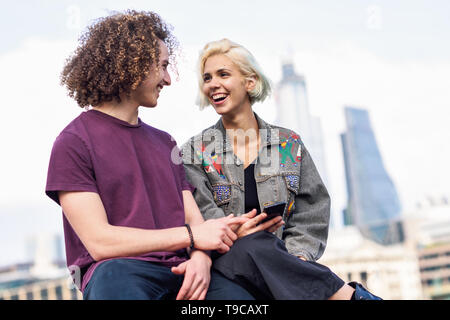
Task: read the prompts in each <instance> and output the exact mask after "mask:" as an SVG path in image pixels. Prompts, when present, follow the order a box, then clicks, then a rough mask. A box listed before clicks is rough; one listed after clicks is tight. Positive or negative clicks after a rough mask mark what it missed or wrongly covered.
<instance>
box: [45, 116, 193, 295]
mask: <svg viewBox="0 0 450 320" xmlns="http://www.w3.org/2000/svg"><path fill="white" fill-rule="evenodd" d="M178 155H179V150H178V148H177V146H176V143H175V141H174V140H173V139H172V137H171V136H170V135H169V134H168V133H166V132H164V131H161V130H158V129H156V128H153V127H151V126H149V125H147V124H145V123H143V122H142V121H141V120H140V119H138V124H137V125H132V124H129V123H128V122H125V121H122V120H120V119H117V118H114V117H112V116H109V115H107V114H105V113H102V112H100V111H96V110H89V111H86V112H83V113H81V114H80V115H79V116H78V117H77V118H76V119H74V120H73V121H72V122H71V123H70V124H69V125H68V126H67V127H66V128H65V129H64V130H63V131H62V132H61V134H60V135H59V136H58V137H57V138H56V141H55V143H54V145H53V149H52V153H51V157H50V164H49V169H48V176H47V186H46V194H47V195H48V196H49V197H50V198H52V199H53V200H55V201H56V202H57V203H58V204H59V199H58V191H88V192H96V193H98V194H99V195H100V198H101V200H102V202H103V206H104V207H105V210H106V214H107V216H108V222H109V223H110V224H112V225H115V226H126V227H134V228H142V229H166V228H173V227H179V226H183V225H184V223H185V213H184V207H183V197H182V190H191V191H192V186H191V185H190V184H189V183H188V182H187V180H186V177H185V172H184V168H183V165H182V163H180V161H172V159H175V160H177V156H178ZM63 223H64V237H65V245H66V257H67V266H68V267H69V269H70V270H71V271H74V270H77V269H78V268H79V269H78V270H81V274H82V279H80V280H82V283H81V288H80V289H81V290H84V288H85V286H86V284H87V282H88V281H89V279H90V277H91V275H92V273H93V271H94V269H95V267H96V266H97V265H98V264H99V263H100V262H96V261H94V259H93V258H92V257H91V256H90V254H89V252H88V251H87V250H86V248H85V247H84V245H83V244H82V242H81V241H80V239H79V238H78V236H77V235H76V233H75V231H74V230H73V229H72V227H71V226H70V224H69V222H68V220H67V219H66V217H65V216H64V215H63ZM186 257H187V256H186V250H184V249H183V250H179V251H176V252H149V253H147V254H145V255H142V256H140V257H133V258H138V259H142V260H147V261H153V262H157V263H161V264H163V265H166V266H176V265H178V264H179V263H181V262H183V261H185V260H186ZM74 280H76V279H74Z"/></svg>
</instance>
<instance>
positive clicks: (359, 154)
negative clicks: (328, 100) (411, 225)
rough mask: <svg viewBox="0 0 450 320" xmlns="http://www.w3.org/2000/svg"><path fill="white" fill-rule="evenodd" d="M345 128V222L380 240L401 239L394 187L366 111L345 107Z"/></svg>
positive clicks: (381, 242) (399, 210)
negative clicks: (346, 196)
mask: <svg viewBox="0 0 450 320" xmlns="http://www.w3.org/2000/svg"><path fill="white" fill-rule="evenodd" d="M345 120H346V127H347V129H346V132H345V133H343V134H341V142H342V148H343V155H344V163H345V176H346V181H347V194H348V202H347V209H346V210H345V211H344V223H345V224H347V225H349V224H354V225H356V226H357V227H358V229H359V230H360V231H361V233H362V234H363V235H364V236H365V237H367V238H369V239H371V240H374V241H376V242H378V243H380V244H383V245H389V244H394V243H399V242H403V241H404V232H403V224H402V222H401V207H400V201H399V198H398V195H397V190H396V189H395V186H394V184H393V182H392V180H391V178H390V177H389V175H388V174H387V172H386V169H385V167H384V165H383V159H382V157H381V154H380V151H379V149H378V145H377V142H376V139H375V135H374V132H373V130H372V125H371V123H370V118H369V113H368V111H367V110H364V109H357V108H351V107H346V108H345Z"/></svg>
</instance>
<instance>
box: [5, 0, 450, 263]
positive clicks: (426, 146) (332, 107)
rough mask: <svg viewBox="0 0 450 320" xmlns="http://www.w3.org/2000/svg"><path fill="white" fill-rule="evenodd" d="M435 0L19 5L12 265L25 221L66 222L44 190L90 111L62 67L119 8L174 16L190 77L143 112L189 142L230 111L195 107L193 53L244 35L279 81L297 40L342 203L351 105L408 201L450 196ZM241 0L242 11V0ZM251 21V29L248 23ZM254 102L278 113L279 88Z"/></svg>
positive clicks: (8, 72) (8, 176) (12, 24)
mask: <svg viewBox="0 0 450 320" xmlns="http://www.w3.org/2000/svg"><path fill="white" fill-rule="evenodd" d="M433 4H434V5H433V6H432V7H429V3H428V4H427V3H426V2H424V1H422V2H421V1H412V2H411V1H399V2H396V3H395V4H394V3H391V2H389V1H376V2H373V1H349V2H348V3H347V4H346V6H342V5H338V4H337V3H334V2H333V1H321V3H320V5H319V4H312V3H310V2H306V1H298V2H289V1H281V2H278V3H277V4H274V3H271V2H268V1H267V2H264V1H263V2H261V3H260V7H258V8H255V7H254V6H253V5H251V4H249V3H242V2H239V1H231V2H229V4H228V5H227V6H226V7H223V6H222V7H221V6H219V5H218V4H215V3H210V2H207V1H199V2H198V5H197V6H192V5H191V4H189V3H185V2H182V1H179V2H171V3H170V5H169V4H167V3H165V2H164V1H152V3H151V4H148V3H147V2H145V1H132V2H127V3H124V2H120V1H109V2H106V1H98V2H95V3H92V2H89V1H78V2H77V3H76V4H74V3H73V2H71V1H60V2H57V3H55V2H49V1H40V2H39V1H23V2H20V3H11V4H8V10H3V12H2V13H1V15H2V19H0V21H1V22H0V23H2V26H3V30H8V32H5V37H4V41H2V44H1V45H0V68H1V70H2V74H3V75H4V77H2V79H1V80H0V81H1V84H0V87H2V88H3V90H2V94H3V95H2V96H3V99H4V100H3V102H4V105H5V106H7V107H5V108H4V119H7V121H5V122H4V124H3V125H2V126H1V127H0V136H1V137H2V138H1V148H2V150H5V154H4V155H3V157H2V159H1V166H0V175H1V177H2V183H1V188H0V194H1V196H0V216H1V217H0V219H1V221H2V225H1V226H0V228H1V230H0V231H1V232H0V234H2V237H1V240H2V243H4V245H2V252H6V256H5V257H2V258H1V260H0V264H3V263H7V262H8V261H10V260H8V259H9V257H16V258H17V259H18V258H19V256H18V255H14V253H15V252H16V251H20V250H22V249H18V248H14V247H13V245H14V243H10V242H11V239H17V238H18V237H20V236H21V235H22V234H23V233H24V232H34V231H37V230H38V229H39V230H51V231H54V230H59V228H60V223H61V219H62V217H61V210H60V208H59V207H58V206H57V205H56V204H54V203H51V201H50V200H49V199H47V198H46V196H45V194H44V192H43V190H44V185H45V180H46V170H47V165H48V158H49V155H50V150H51V146H52V144H53V141H54V139H55V138H56V136H57V134H58V133H59V132H60V131H61V130H62V129H63V128H64V127H65V125H67V123H68V122H69V121H71V120H72V119H73V118H75V117H76V116H77V115H78V114H79V113H80V112H81V111H82V110H81V109H80V108H78V107H77V106H76V104H75V102H74V101H72V100H71V99H70V98H69V97H67V94H66V91H65V89H64V88H62V87H61V86H60V85H59V74H60V72H61V70H62V66H63V64H64V61H65V59H66V58H67V57H68V56H69V55H70V54H71V53H72V52H73V50H74V49H75V48H76V44H77V38H78V36H79V35H80V33H81V32H82V30H84V29H85V27H86V26H87V25H89V24H90V23H91V22H92V21H93V19H95V18H98V17H101V16H104V15H106V14H108V12H109V11H110V10H123V9H126V8H135V9H142V10H154V11H156V12H158V13H159V14H161V16H162V17H163V18H164V19H166V20H167V21H168V22H169V23H170V24H172V25H173V26H174V32H175V34H176V35H177V37H178V39H179V41H180V44H181V46H182V56H181V57H180V59H179V61H178V66H177V67H178V71H179V76H178V77H177V76H176V75H175V74H173V83H172V85H171V86H170V87H168V88H165V89H164V90H163V91H162V93H161V97H160V99H159V102H158V107H157V108H156V109H154V110H146V109H142V110H141V111H140V116H141V118H142V119H143V120H144V121H145V122H147V123H149V124H151V125H153V126H155V127H157V128H160V129H162V130H166V131H168V132H170V133H171V134H172V135H173V136H174V137H175V138H176V140H177V142H178V144H181V143H183V142H184V141H185V140H187V139H188V138H189V137H191V136H192V135H194V134H196V133H198V132H199V131H200V130H202V129H203V128H205V127H207V126H209V125H211V124H213V123H215V122H216V121H217V119H218V117H217V115H216V114H215V113H214V111H213V110H211V108H209V109H206V110H205V111H203V112H200V111H199V110H198V108H197V107H196V106H194V101H195V94H196V76H195V72H194V68H195V62H196V57H197V54H198V51H199V50H200V48H201V47H202V46H203V45H204V44H205V43H206V42H207V41H209V40H216V39H220V38H223V37H228V38H230V39H231V40H233V41H236V42H238V43H241V44H243V45H244V46H246V47H247V48H248V49H250V51H252V52H253V53H254V55H255V57H256V58H257V59H258V61H259V62H260V64H261V65H262V67H263V69H264V70H265V71H266V73H267V75H268V76H269V78H271V79H272V81H273V82H274V83H276V82H277V81H278V80H280V79H281V64H282V56H283V52H285V49H286V47H291V48H292V52H293V54H292V59H293V61H294V63H295V65H296V69H297V71H298V72H299V73H301V74H303V75H305V77H306V78H307V83H308V97H309V103H310V107H311V114H313V115H315V116H320V118H321V119H322V125H323V129H324V140H325V146H326V150H325V151H326V154H327V162H328V170H329V172H330V180H331V182H332V189H334V190H337V191H338V193H339V195H338V196H336V197H335V198H334V199H332V201H333V203H334V205H335V206H336V208H337V209H338V211H340V210H339V209H340V208H343V207H344V206H345V203H346V198H345V174H344V169H343V168H344V164H343V160H342V154H341V153H342V152H341V149H340V140H339V134H340V132H342V130H343V128H344V113H343V109H342V108H343V106H344V105H347V104H352V105H358V106H361V107H364V108H367V109H369V110H370V111H371V115H372V120H373V124H374V129H375V131H376V132H377V133H378V138H379V141H380V144H381V145H382V146H383V147H382V149H381V150H380V151H381V153H382V156H383V158H384V159H385V160H386V167H387V168H386V169H387V171H388V173H389V174H390V175H391V177H392V179H393V180H394V182H395V184H396V185H397V186H398V189H399V193H400V198H401V200H402V203H404V204H405V210H408V208H413V207H414V205H415V203H416V202H418V201H420V200H421V199H423V198H424V197H426V196H427V195H439V196H440V195H443V194H445V193H447V194H448V190H450V186H449V181H450V169H449V168H448V165H447V163H449V162H450V153H449V151H448V148H445V147H442V146H445V145H446V141H447V140H448V139H450V133H449V130H448V125H447V121H448V120H447V119H448V118H449V111H448V110H449V109H448V101H450V93H449V92H448V88H447V84H446V81H447V78H448V74H449V72H450V61H449V58H448V57H449V56H450V44H449V43H448V41H446V39H447V37H448V34H449V33H450V22H449V21H448V19H447V15H446V12H449V3H448V2H445V1H436V2H434V3H433ZM237 5H239V8H241V10H242V11H240V10H235V8H236V6H237ZM174 8H179V10H175V9H174ZM214 10H215V12H221V14H222V15H223V17H225V20H226V21H224V22H223V23H210V21H211V16H210V14H208V13H210V12H213V11H214ZM244 12H246V13H248V12H254V13H255V15H254V20H252V21H250V22H249V21H248V20H247V18H245V17H246V15H244ZM187 13H188V14H187ZM244 16H245V17H244ZM267 21H273V23H270V24H269V23H267ZM249 23H251V26H252V27H247V26H248V25H249ZM205 25H206V27H205ZM244 26H245V28H244ZM254 110H255V111H256V112H257V113H258V114H259V115H260V116H261V117H262V118H263V119H265V120H266V121H268V122H273V121H274V120H275V115H276V109H275V101H274V98H273V97H272V98H270V99H268V100H267V101H266V102H265V103H264V104H261V105H255V109H254ZM174 115H175V116H174ZM174 128H177V129H176V130H174ZM330 155H333V157H331V156H330ZM13 215H14V217H15V218H17V221H13V220H14V219H13V218H12V217H11V216H13ZM61 230H62V229H61ZM6 244H8V245H6Z"/></svg>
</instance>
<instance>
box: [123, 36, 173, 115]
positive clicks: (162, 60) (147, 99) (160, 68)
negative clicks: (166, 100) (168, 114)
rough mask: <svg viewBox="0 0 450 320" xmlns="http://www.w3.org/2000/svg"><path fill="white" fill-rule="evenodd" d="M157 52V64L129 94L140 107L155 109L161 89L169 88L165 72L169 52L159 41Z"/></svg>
mask: <svg viewBox="0 0 450 320" xmlns="http://www.w3.org/2000/svg"><path fill="white" fill-rule="evenodd" d="M159 50H160V53H159V61H158V64H157V65H156V64H154V65H153V67H152V69H151V70H150V74H149V75H148V77H147V78H146V79H145V80H144V81H143V82H142V83H141V84H140V85H139V87H137V89H136V90H135V91H133V92H132V94H131V97H132V99H133V100H135V101H136V102H137V103H138V104H139V106H142V107H148V108H153V107H155V106H156V104H157V102H158V98H159V93H160V92H161V90H162V88H163V87H164V86H170V83H171V80H170V75H169V72H168V71H167V66H168V65H169V50H168V49H167V46H166V45H165V44H164V42H163V41H162V40H159Z"/></svg>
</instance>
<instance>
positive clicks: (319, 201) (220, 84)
mask: <svg viewBox="0 0 450 320" xmlns="http://www.w3.org/2000/svg"><path fill="white" fill-rule="evenodd" d="M198 76H199V94H198V99H197V102H198V105H199V106H200V107H201V108H204V107H206V106H208V105H212V107H213V108H214V109H215V111H216V112H217V114H219V115H220V116H221V118H220V120H219V121H218V122H217V123H216V124H215V125H213V126H211V127H209V128H207V129H205V130H203V131H202V132H201V133H200V134H198V135H197V136H195V137H192V138H191V139H190V140H189V141H188V142H187V143H186V144H185V145H184V146H183V162H184V165H185V170H186V174H187V178H188V180H189V181H190V183H191V184H192V185H193V186H194V187H195V188H196V189H195V191H194V193H193V194H194V198H195V200H196V202H197V204H198V206H199V208H200V211H201V213H202V214H203V217H204V218H205V219H217V218H222V217H224V216H227V215H229V214H231V213H232V214H235V215H238V216H241V217H245V218H246V220H245V222H244V223H242V224H241V225H239V226H238V227H236V228H235V232H236V234H237V235H238V240H237V241H236V242H235V243H234V245H233V246H232V247H231V249H230V251H229V252H227V253H226V254H223V255H220V254H217V253H213V268H214V269H215V270H216V271H219V272H221V273H222V274H224V275H225V276H226V277H228V278H229V279H231V280H233V281H235V282H238V283H239V284H240V285H242V286H243V287H245V288H246V289H247V290H248V291H249V292H251V293H252V294H253V295H254V296H255V297H256V298H258V299H315V300H321V299H340V300H345V299H379V298H378V297H376V296H374V295H372V294H371V293H369V292H368V291H367V290H366V289H364V288H363V287H362V286H361V285H360V284H358V283H349V284H345V282H344V281H343V280H342V279H340V278H339V277H338V276H337V275H336V274H334V273H333V272H332V271H331V270H330V269H329V268H327V267H326V266H323V265H321V264H319V263H316V262H315V261H316V260H317V259H319V257H320V256H321V255H322V254H323V252H324V249H325V245H326V240H327V235H328V225H329V215H330V198H329V195H328V192H327V190H326V188H325V186H324V185H323V183H322V180H321V178H320V176H319V174H318V172H317V170H316V168H315V165H314V163H313V161H312V159H311V156H310V155H309V153H308V150H307V149H306V148H305V146H304V144H303V142H302V140H301V138H300V136H299V135H298V134H297V133H295V132H293V131H291V130H289V129H285V128H281V127H276V126H273V125H270V124H268V123H266V122H265V121H264V120H262V119H261V118H260V117H259V116H258V115H257V114H256V113H254V112H253V110H252V106H253V104H254V103H255V102H260V101H263V100H264V99H265V98H266V97H267V96H268V95H269V94H270V82H269V80H268V79H267V78H266V76H265V75H264V73H263V72H262V70H261V68H260V67H259V65H258V63H257V62H256V60H255V58H254V57H253V55H252V54H251V53H250V52H249V51H248V50H247V49H245V48H244V47H243V46H241V45H239V44H236V43H234V42H232V41H230V40H228V39H223V40H220V41H214V42H210V43H208V44H207V45H206V46H205V47H204V48H203V50H202V51H201V53H200V57H199V62H198ZM269 213H270V214H271V216H269Z"/></svg>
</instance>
